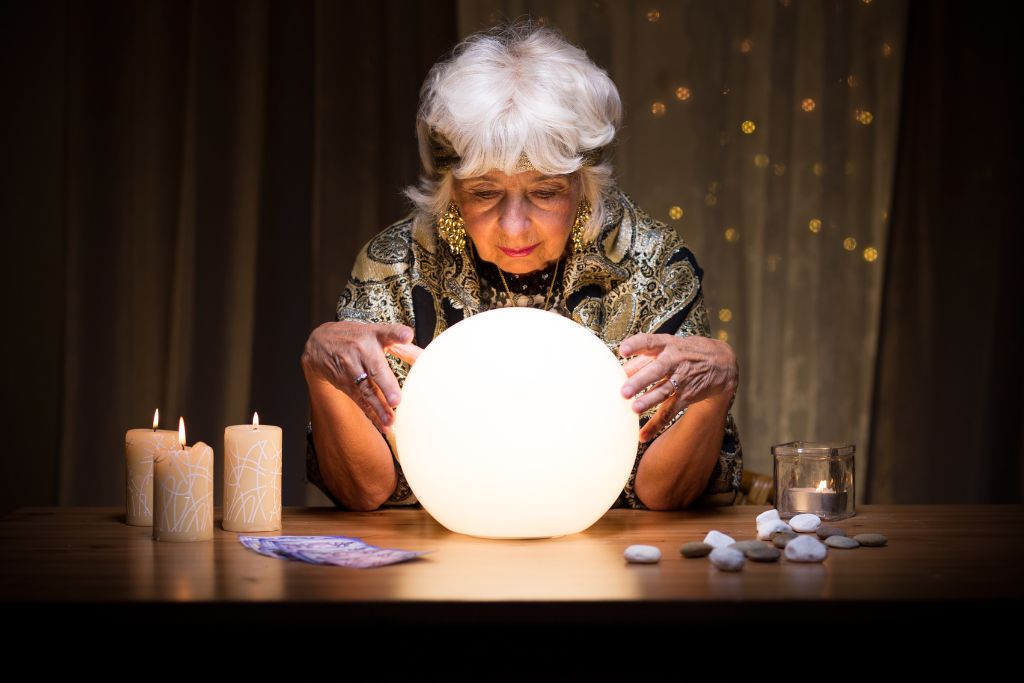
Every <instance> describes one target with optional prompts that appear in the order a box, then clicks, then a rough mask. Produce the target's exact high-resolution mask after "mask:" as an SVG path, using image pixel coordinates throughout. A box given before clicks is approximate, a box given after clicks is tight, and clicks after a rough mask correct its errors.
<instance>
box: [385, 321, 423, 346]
mask: <svg viewBox="0 0 1024 683" xmlns="http://www.w3.org/2000/svg"><path fill="white" fill-rule="evenodd" d="M413 336H415V333H414V332H413V329H412V328H411V327H409V326H408V325H402V324H400V323H395V324H394V325H379V326H378V328H377V341H379V342H380V345H381V346H388V345H390V344H407V343H409V342H411V341H412V339H413Z"/></svg>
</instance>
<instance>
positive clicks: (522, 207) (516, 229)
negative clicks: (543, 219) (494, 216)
mask: <svg viewBox="0 0 1024 683" xmlns="http://www.w3.org/2000/svg"><path fill="white" fill-rule="evenodd" d="M498 224H499V225H500V226H501V229H502V231H504V232H505V233H507V234H508V235H518V234H520V233H522V232H523V231H525V230H526V228H527V226H528V225H529V217H528V216H527V214H526V201H525V199H524V198H522V197H518V196H515V195H511V194H510V195H508V196H507V197H506V198H505V201H504V203H503V205H502V207H501V215H500V216H499V217H498Z"/></svg>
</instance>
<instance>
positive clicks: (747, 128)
mask: <svg viewBox="0 0 1024 683" xmlns="http://www.w3.org/2000/svg"><path fill="white" fill-rule="evenodd" d="M860 1H861V3H862V4H863V5H871V4H872V2H873V0H860ZM778 3H779V5H781V6H782V7H785V8H788V7H790V6H791V5H792V1H791V0H778ZM646 16H647V21H648V22H649V23H651V24H656V23H658V22H659V21H661V19H662V16H661V10H660V9H658V8H656V7H655V8H650V9H647V10H646ZM498 20H499V17H498V15H497V13H494V12H492V13H491V15H490V21H491V23H492V24H494V23H496V22H497V21H498ZM535 21H536V23H537V24H538V25H540V26H547V25H549V23H550V21H549V19H548V17H546V16H539V17H537V18H536V20H535ZM737 50H738V51H739V52H740V53H741V54H743V55H751V54H753V53H754V50H755V45H754V41H753V39H751V38H743V39H741V40H740V41H739V42H738V43H737ZM879 54H880V55H881V56H882V58H883V59H889V58H890V57H892V55H893V46H892V44H891V43H890V42H882V43H881V45H880V46H879ZM839 82H840V83H843V82H845V84H846V86H847V87H849V88H851V89H853V88H857V87H858V86H859V85H860V79H859V78H858V77H857V76H856V75H855V74H848V75H847V76H846V77H845V78H843V79H840V81H839ZM719 92H720V93H721V94H722V95H728V94H729V92H730V89H729V87H728V86H727V85H723V86H722V87H721V88H720V90H719ZM695 96H696V94H695V93H694V91H693V89H692V88H691V87H690V86H689V85H686V84H676V85H675V87H674V88H673V89H672V91H671V95H670V96H669V97H667V98H666V99H665V100H661V99H659V100H655V101H653V102H651V104H650V113H651V116H653V117H656V118H660V117H664V116H665V115H666V114H667V113H668V112H669V104H670V103H671V102H672V100H673V99H674V100H675V101H676V102H677V103H678V105H673V106H686V105H687V104H691V103H692V102H693V101H694V98H695ZM797 107H798V111H799V114H800V115H807V116H813V115H814V114H815V112H816V111H817V109H818V103H817V101H816V100H815V99H814V98H813V97H807V96H803V97H800V99H799V102H798V103H797ZM851 117H852V121H853V122H854V123H855V124H858V125H861V126H871V125H872V123H873V122H874V118H875V117H874V114H873V113H872V112H871V111H870V110H868V109H863V108H856V109H854V110H853V111H852V112H851ZM738 128H739V131H740V133H741V134H743V135H745V136H754V135H756V133H757V122H756V121H754V120H753V119H745V120H743V121H740V122H739V123H738ZM719 143H720V144H721V145H722V146H725V145H727V144H729V136H728V134H727V133H725V132H722V133H721V134H720V135H719ZM751 162H752V163H753V165H754V166H755V167H756V168H759V169H768V168H769V167H770V168H771V172H772V173H773V174H774V175H776V176H783V175H785V174H786V172H787V170H788V169H787V166H786V164H785V163H783V162H780V161H775V162H774V163H773V162H772V160H771V159H770V158H769V156H768V155H767V154H765V153H763V152H757V153H756V154H754V155H753V157H752V158H751ZM810 170H811V173H813V174H814V175H815V176H817V177H822V176H824V175H825V174H826V171H827V169H826V167H825V164H824V163H823V162H821V161H815V162H813V163H811V164H810ZM844 172H845V173H846V174H847V175H851V174H852V173H853V164H852V162H849V161H848V162H847V163H846V165H845V168H844ZM718 190H719V183H718V181H711V182H710V183H709V184H708V187H707V190H706V191H705V194H704V204H705V206H708V207H714V206H716V205H717V204H718ZM684 214H685V211H684V209H683V207H682V206H680V205H678V204H677V205H673V206H670V207H669V208H668V217H669V219H670V220H672V221H680V220H682V218H683V216H684ZM888 217H889V216H888V212H887V211H884V210H883V211H882V212H881V219H882V221H883V222H885V221H886V220H888ZM823 225H824V224H823V221H822V219H821V218H820V217H817V216H812V217H810V218H808V219H807V230H808V232H809V233H810V234H812V235H821V234H822V229H823ZM830 225H831V224H830ZM722 238H723V239H724V240H725V241H726V242H727V243H730V244H735V243H737V242H738V241H739V239H740V232H739V230H738V229H737V228H736V227H735V226H726V227H725V228H724V229H723V231H722ZM840 245H841V248H842V249H843V250H845V251H847V252H850V253H851V254H852V253H854V252H856V251H857V249H858V245H859V243H858V241H857V238H856V237H855V236H853V235H846V236H844V237H843V238H842V240H841V242H840ZM860 255H861V258H862V259H863V260H864V262H865V263H867V264H869V265H870V264H874V263H875V262H877V261H878V258H879V252H878V248H877V247H875V246H873V245H864V246H863V247H861V251H860ZM781 262H782V257H781V256H780V255H778V254H767V255H766V256H765V269H766V270H767V271H768V272H769V273H774V272H776V271H777V270H778V269H779V267H780V265H781ZM732 319H733V312H732V310H731V309H729V308H720V309H719V310H718V320H719V321H720V322H723V323H728V322H729V321H731V320H732ZM717 336H718V338H719V339H721V340H722V341H729V333H728V331H727V330H725V329H721V330H719V331H718V335H717Z"/></svg>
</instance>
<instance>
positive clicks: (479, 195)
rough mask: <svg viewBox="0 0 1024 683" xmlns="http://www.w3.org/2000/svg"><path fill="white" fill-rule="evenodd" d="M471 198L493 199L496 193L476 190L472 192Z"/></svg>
mask: <svg viewBox="0 0 1024 683" xmlns="http://www.w3.org/2000/svg"><path fill="white" fill-rule="evenodd" d="M473 196H474V197H477V198H479V199H494V198H495V197H497V196H498V193H497V192H493V191H491V190H476V191H474V192H473Z"/></svg>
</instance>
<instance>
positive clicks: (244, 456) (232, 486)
mask: <svg viewBox="0 0 1024 683" xmlns="http://www.w3.org/2000/svg"><path fill="white" fill-rule="evenodd" d="M221 524H222V526H223V527H224V529H225V530H226V531H245V532H249V531H278V530H279V529H280V528H281V428H280V427H275V426H273V425H261V424H260V419H259V415H258V414H256V413H253V415H252V424H251V425H231V426H230V427H225V428H224V519H223V521H222V522H221Z"/></svg>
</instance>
